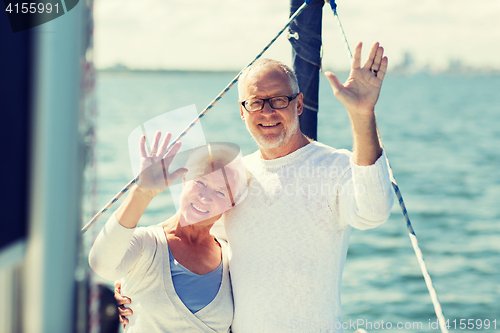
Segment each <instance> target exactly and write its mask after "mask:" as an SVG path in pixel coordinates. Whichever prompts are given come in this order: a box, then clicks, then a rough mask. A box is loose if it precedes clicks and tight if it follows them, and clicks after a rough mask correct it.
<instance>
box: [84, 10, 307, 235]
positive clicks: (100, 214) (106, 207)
mask: <svg viewBox="0 0 500 333" xmlns="http://www.w3.org/2000/svg"><path fill="white" fill-rule="evenodd" d="M306 7H307V4H306V3H305V2H304V3H303V4H302V6H300V7H299V8H298V9H297V10H296V11H295V13H294V14H293V15H292V16H291V17H290V18H289V19H288V22H287V23H286V24H285V26H284V27H283V29H281V30H280V31H279V32H278V33H277V34H276V36H275V37H274V38H273V39H272V40H271V41H270V42H269V43H268V44H267V45H266V47H264V49H263V50H262V51H261V52H260V53H259V54H258V55H257V56H256V57H255V58H254V59H253V60H252V61H251V62H250V63H249V64H248V65H247V66H246V67H245V68H243V69H242V70H241V71H240V72H239V73H238V74H237V75H236V76H235V77H234V79H233V80H232V81H231V82H230V83H229V84H228V85H227V86H226V88H224V90H223V91H222V92H221V93H220V94H219V95H217V97H216V98H215V99H214V100H213V101H212V102H211V103H210V104H209V105H208V106H207V107H206V108H205V110H203V111H202V112H200V114H199V115H198V117H196V119H194V120H193V121H192V122H191V124H189V126H188V127H186V129H184V131H182V132H181V134H179V136H178V137H177V138H175V140H174V141H172V142H171V143H170V144H169V145H168V148H167V151H166V152H165V155H166V154H168V152H169V151H170V149H171V148H172V147H173V146H174V144H176V143H177V142H178V141H179V140H180V139H181V138H182V137H184V136H185V135H186V134H187V132H188V131H189V130H190V129H191V128H193V127H194V126H195V125H196V123H198V121H199V120H200V119H201V118H202V117H203V116H204V115H205V114H207V113H208V111H210V109H211V108H212V107H213V106H214V105H215V104H216V103H217V102H218V101H219V100H220V99H221V98H222V96H224V95H225V94H226V92H228V90H229V89H231V87H232V86H234V84H235V83H236V82H238V78H239V77H240V75H241V74H242V73H243V71H244V70H245V69H247V68H248V67H250V66H251V65H252V64H253V63H254V62H255V61H257V59H259V58H260V57H261V56H262V54H264V52H266V51H267V49H269V47H270V46H271V45H272V44H273V43H274V42H275V41H276V39H278V37H279V36H280V35H281V34H282V33H283V31H285V29H286V28H288V26H289V25H290V24H291V23H292V22H293V20H295V18H296V17H297V16H299V14H300V13H301V12H302V11H303V10H304V9H305V8H306ZM138 177H139V176H137V177H136V178H134V179H132V180H131V181H130V182H129V183H128V184H127V185H125V187H124V188H122V189H121V191H120V192H118V193H117V194H116V195H115V196H114V198H113V199H111V201H109V202H108V203H107V204H106V205H105V206H104V207H103V208H102V209H101V210H100V211H99V212H98V213H97V214H96V215H95V216H94V217H93V218H92V220H90V222H89V223H87V224H86V225H85V226H84V227H83V228H82V230H81V232H82V234H84V233H85V232H86V231H87V230H88V229H89V228H90V227H91V226H92V225H93V224H94V223H95V222H96V221H97V220H98V219H99V218H100V217H101V216H102V215H103V214H104V213H105V212H106V211H107V210H108V209H109V208H110V207H111V206H112V205H113V204H114V203H115V202H117V201H118V199H120V197H121V196H122V195H123V194H124V193H125V192H127V191H128V190H129V189H130V188H131V187H132V185H133V184H134V183H136V182H137V180H138Z"/></svg>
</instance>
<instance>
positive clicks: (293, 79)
mask: <svg viewBox="0 0 500 333" xmlns="http://www.w3.org/2000/svg"><path fill="white" fill-rule="evenodd" d="M268 66H269V67H276V68H279V69H281V70H282V71H283V72H284V73H285V74H286V75H288V78H289V79H290V85H291V86H292V91H293V94H296V93H298V92H299V82H298V81H297V76H296V75H295V72H294V71H293V69H291V68H290V67H289V66H288V65H286V64H284V63H282V62H281V61H278V60H273V59H266V58H263V59H262V58H261V59H258V60H257V61H255V62H254V63H253V64H252V66H250V67H248V68H246V69H245V70H244V71H243V73H241V76H240V77H239V79H238V98H239V99H240V101H242V100H243V84H244V82H245V79H246V77H247V75H248V73H250V71H252V70H256V69H261V68H262V67H268Z"/></svg>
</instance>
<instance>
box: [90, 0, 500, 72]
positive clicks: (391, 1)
mask: <svg viewBox="0 0 500 333" xmlns="http://www.w3.org/2000/svg"><path fill="white" fill-rule="evenodd" d="M94 4H95V12H94V14H95V17H94V18H95V36H94V38H95V39H94V51H95V53H94V61H95V64H96V66H97V68H107V67H112V66H114V65H116V64H122V65H125V66H128V67H130V68H135V69H195V70H239V69H241V68H243V67H245V66H246V65H247V64H248V63H249V62H250V61H251V60H252V59H253V58H254V57H255V55H257V54H258V53H259V52H260V51H261V49H262V48H263V47H264V46H265V45H266V44H267V43H268V42H269V41H270V40H271V39H272V38H273V37H274V36H275V35H276V33H277V32H278V31H279V30H280V29H281V28H282V27H283V26H284V25H285V24H286V22H287V20H288V15H289V1H287V0H251V1H244V0H161V1H160V0H141V1H136V0H96V1H95V3H94ZM337 5H338V13H339V16H340V19H341V21H342V25H343V26H344V30H345V32H346V34H347V38H348V40H349V42H350V44H351V48H353V47H354V45H355V44H356V43H357V42H358V41H362V42H363V43H364V45H365V48H367V47H368V46H370V45H371V44H372V43H373V42H375V41H379V42H380V43H381V45H382V46H383V47H384V48H385V50H386V55H387V56H388V57H389V68H390V67H391V66H393V67H394V66H395V65H397V64H399V63H401V61H402V60H403V55H404V54H405V53H410V54H411V55H412V57H413V58H414V60H415V65H416V66H418V67H424V66H428V67H429V68H430V69H438V70H439V69H445V68H447V67H448V65H449V63H450V61H457V60H459V61H461V62H462V63H463V64H464V65H468V66H473V67H479V68H484V67H487V68H495V69H500V19H499V17H500V1H499V0H476V1H474V2H473V1H470V0H419V1H415V0H337ZM365 55H366V52H365V53H364V55H363V58H364V56H365ZM264 56H265V57H268V58H274V59H278V60H281V61H283V62H285V63H288V64H290V61H291V48H290V45H289V43H288V40H287V39H286V35H285V34H284V36H281V37H280V38H279V39H278V41H276V43H275V44H274V45H273V46H272V47H271V49H269V51H268V52H267V53H266V54H265V55H264ZM349 64H350V62H349V58H348V56H347V51H346V50H345V46H344V43H343V39H342V38H341V35H340V30H339V28H338V25H337V23H336V21H335V19H334V16H333V13H332V11H331V9H330V7H329V6H325V7H324V9H323V67H324V68H328V69H334V70H347V69H348V68H349Z"/></svg>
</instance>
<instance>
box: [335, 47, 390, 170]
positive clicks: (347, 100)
mask: <svg viewBox="0 0 500 333" xmlns="http://www.w3.org/2000/svg"><path fill="white" fill-rule="evenodd" d="M361 49H362V43H361V42H360V43H358V45H357V46H356V49H355V51H354V57H353V61H352V67H351V72H350V74H349V78H348V79H347V81H346V82H345V83H344V84H342V83H340V81H339V79H338V78H337V77H336V76H335V74H333V73H331V72H325V76H326V77H327V78H328V81H330V85H331V86H332V89H333V93H334V94H335V96H336V97H337V98H338V99H339V100H340V101H341V102H342V104H344V106H345V107H346V109H347V112H348V113H349V117H350V118H351V123H352V128H353V137H354V144H353V161H354V163H355V164H357V165H360V166H367V165H372V164H374V163H375V162H376V161H377V159H378V158H379V157H380V156H381V155H382V147H381V145H380V142H379V139H378V134H377V124H376V121H375V104H376V103H377V100H378V97H379V94H380V89H381V87H382V81H383V79H384V76H385V73H386V72H387V63H388V60H387V57H384V56H383V54H384V49H383V48H382V47H381V46H379V43H375V44H373V46H372V48H371V50H370V54H369V55H368V59H367V60H366V62H365V64H364V65H363V67H361Z"/></svg>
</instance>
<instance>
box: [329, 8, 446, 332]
mask: <svg viewBox="0 0 500 333" xmlns="http://www.w3.org/2000/svg"><path fill="white" fill-rule="evenodd" d="M327 1H328V0H327ZM330 7H331V8H332V10H333V15H334V16H335V18H336V20H337V23H338V25H339V28H340V31H341V33H342V36H343V38H344V42H345V45H346V48H347V51H348V53H349V57H350V58H351V60H352V52H351V48H350V47H349V42H348V41H347V36H346V34H345V31H344V28H343V27H342V23H340V18H339V15H338V13H337V4H336V3H335V0H330ZM379 141H380V145H381V146H382V149H384V151H385V148H384V145H383V144H382V140H381V139H380V137H379ZM385 157H386V162H387V166H388V167H389V175H390V178H391V183H392V187H393V188H394V192H395V193H396V196H397V198H398V201H399V206H400V207H401V212H402V213H403V216H404V218H405V222H406V227H407V229H408V235H409V236H410V241H411V244H412V246H413V250H414V251H415V255H416V257H417V260H418V263H419V264H420V270H421V271H422V275H423V276H424V280H425V284H426V286H427V289H428V290H429V294H430V296H431V301H432V304H433V305H434V311H435V312H436V316H437V318H438V320H439V327H440V328H441V332H442V333H448V329H447V327H446V319H445V317H444V314H443V310H442V308H441V304H440V303H439V299H438V296H437V293H436V289H435V288H434V285H433V284H432V279H431V276H430V275H429V270H428V269H427V265H426V264H425V261H424V256H423V254H422V251H421V250H420V247H419V246H418V240H417V235H415V231H414V230H413V227H412V225H411V222H410V217H409V216H408V211H407V210H406V206H405V203H404V201H403V196H402V195H401V191H400V190H399V186H398V184H397V182H396V179H395V178H394V174H393V172H392V168H391V164H390V162H389V158H388V157H387V151H386V154H385Z"/></svg>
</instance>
